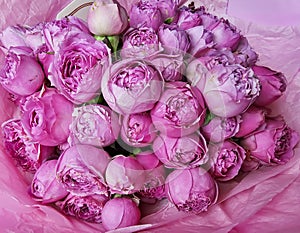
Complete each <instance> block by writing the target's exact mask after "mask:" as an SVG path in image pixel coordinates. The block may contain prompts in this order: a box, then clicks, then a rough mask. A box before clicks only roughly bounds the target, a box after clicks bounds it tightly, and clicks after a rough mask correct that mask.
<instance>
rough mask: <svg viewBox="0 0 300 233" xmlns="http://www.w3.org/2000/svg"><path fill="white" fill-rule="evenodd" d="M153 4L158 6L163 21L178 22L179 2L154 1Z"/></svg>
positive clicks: (168, 0)
mask: <svg viewBox="0 0 300 233" xmlns="http://www.w3.org/2000/svg"><path fill="white" fill-rule="evenodd" d="M151 4H153V5H156V6H157V7H158V8H159V10H160V13H161V15H162V19H163V21H166V20H168V19H171V20H172V21H173V20H176V18H177V14H178V2H177V0H176V1H174V0H153V1H151Z"/></svg>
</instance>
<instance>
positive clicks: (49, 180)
mask: <svg viewBox="0 0 300 233" xmlns="http://www.w3.org/2000/svg"><path fill="white" fill-rule="evenodd" d="M56 164H57V160H49V161H46V162H44V163H43V164H42V165H41V166H40V167H39V169H38V170H37V172H36V173H35V174H34V177H33V180H32V182H31V190H30V191H31V194H32V195H33V196H35V197H36V199H37V200H40V201H42V203H43V204H46V203H52V202H55V201H58V200H60V199H62V198H64V197H65V196H67V195H68V191H67V190H66V189H65V188H64V187H63V186H62V184H61V183H59V182H58V180H57V179H56V170H55V168H56Z"/></svg>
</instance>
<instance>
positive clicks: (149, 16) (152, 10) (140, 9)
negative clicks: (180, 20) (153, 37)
mask: <svg viewBox="0 0 300 233" xmlns="http://www.w3.org/2000/svg"><path fill="white" fill-rule="evenodd" d="M129 16H130V22H129V23H130V26H131V27H133V28H139V27H149V28H153V29H154V30H155V31H157V29H158V28H159V26H160V25H161V24H162V23H163V19H162V16H161V13H160V10H159V8H158V6H157V5H155V4H153V3H151V2H148V1H143V0H140V1H139V2H137V3H136V4H134V5H133V6H132V8H131V11H130V15H129Z"/></svg>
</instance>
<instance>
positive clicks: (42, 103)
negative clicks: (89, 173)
mask: <svg viewBox="0 0 300 233" xmlns="http://www.w3.org/2000/svg"><path fill="white" fill-rule="evenodd" d="M72 112H73V104H72V103H71V102H70V101H68V100H67V99H66V98H65V97H64V96H63V95H61V94H59V93H57V91H56V89H54V88H47V89H45V90H42V91H41V92H40V93H36V94H34V95H32V96H29V97H28V98H27V99H26V100H25V102H24V104H23V105H22V118H21V122H22V125H23V127H24V130H25V132H26V133H27V134H28V135H29V136H30V137H31V138H32V141H33V142H37V143H40V144H42V145H45V146H57V145H59V144H61V143H64V142H66V140H67V138H68V136H69V125H70V124H71V122H72Z"/></svg>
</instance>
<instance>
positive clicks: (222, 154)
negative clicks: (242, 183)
mask: <svg viewBox="0 0 300 233" xmlns="http://www.w3.org/2000/svg"><path fill="white" fill-rule="evenodd" d="M208 154H209V156H210V165H211V169H210V172H211V174H212V176H213V177H214V178H215V179H216V180H219V181H228V180H231V179H233V178H234V177H235V176H237V175H238V173H239V170H240V169H241V166H242V163H243V162H244V160H245V158H246V151H245V150H244V149H243V148H242V147H241V146H239V145H237V144H236V143H234V142H232V141H230V140H225V141H224V142H221V143H219V144H211V145H210V146H209V147H208Z"/></svg>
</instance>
